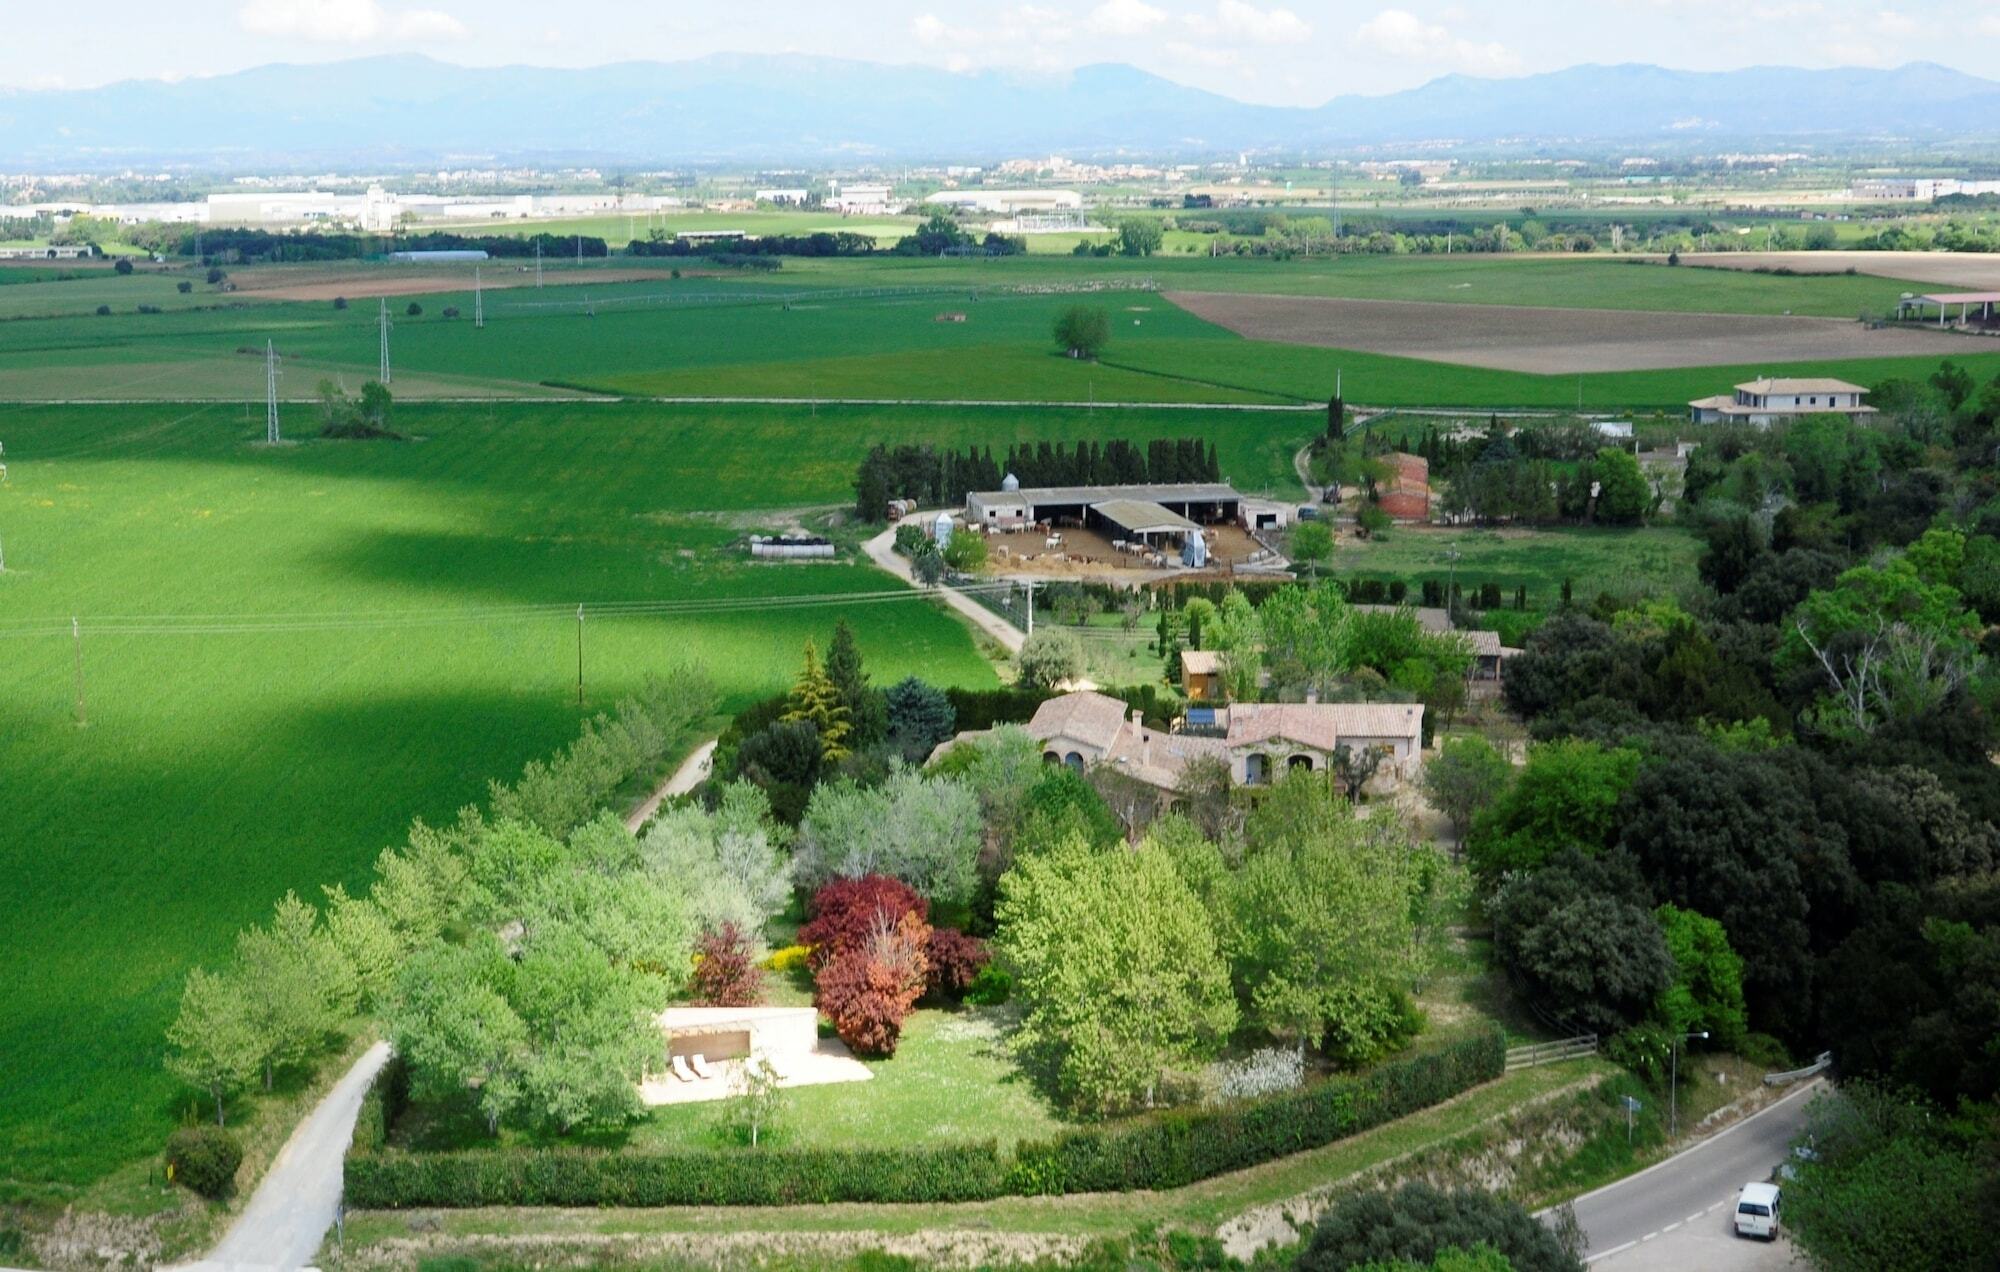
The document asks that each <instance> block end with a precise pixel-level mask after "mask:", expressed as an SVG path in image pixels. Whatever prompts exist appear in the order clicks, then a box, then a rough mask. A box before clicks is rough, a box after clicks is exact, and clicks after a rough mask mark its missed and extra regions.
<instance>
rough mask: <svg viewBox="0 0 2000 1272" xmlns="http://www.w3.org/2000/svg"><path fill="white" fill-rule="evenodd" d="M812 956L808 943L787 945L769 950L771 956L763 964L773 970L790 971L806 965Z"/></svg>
mask: <svg viewBox="0 0 2000 1272" xmlns="http://www.w3.org/2000/svg"><path fill="white" fill-rule="evenodd" d="M811 957H812V946H810V945H787V946H784V947H783V948H781V949H775V950H772V951H771V957H769V958H767V959H765V960H764V966H765V967H767V968H769V969H770V970H771V971H774V972H780V973H783V972H792V971H796V970H798V969H799V968H801V967H804V966H806V963H807V960H809V959H810V958H811Z"/></svg>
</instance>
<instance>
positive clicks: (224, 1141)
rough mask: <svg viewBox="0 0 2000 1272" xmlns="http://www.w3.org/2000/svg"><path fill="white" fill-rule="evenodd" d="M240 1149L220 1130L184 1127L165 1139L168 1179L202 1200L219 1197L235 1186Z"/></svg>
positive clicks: (217, 1128)
mask: <svg viewBox="0 0 2000 1272" xmlns="http://www.w3.org/2000/svg"><path fill="white" fill-rule="evenodd" d="M242 1164H243V1145H242V1144H240V1143H238V1142H237V1139H236V1137H235V1136H234V1135H232V1134H230V1133H229V1132H228V1131H226V1130H224V1129H222V1128H221V1127H219V1126H206V1125H203V1126H183V1127H181V1128H180V1129H179V1130H177V1131H175V1132H174V1133H173V1134H172V1135H169V1136H167V1171H168V1176H167V1177H168V1178H169V1179H172V1180H173V1181H174V1182H175V1183H177V1184H180V1185H182V1186H183V1187H186V1188H191V1189H193V1190H194V1191H195V1192H198V1193H200V1194H201V1195H202V1196H204V1197H211V1198H213V1197H220V1196H222V1195H223V1194H224V1193H226V1192H228V1191H229V1189H230V1187H231V1186H232V1185H233V1184H235V1182H236V1168H237V1167H238V1166H241V1165H242Z"/></svg>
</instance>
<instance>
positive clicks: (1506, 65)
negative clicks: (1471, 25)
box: [1354, 9, 1521, 72]
mask: <svg viewBox="0 0 2000 1272" xmlns="http://www.w3.org/2000/svg"><path fill="white" fill-rule="evenodd" d="M1354 38H1355V39H1356V40H1357V41H1359V42H1360V43H1361V44H1363V45H1366V46H1367V47H1369V48H1372V49H1375V50H1377V51H1379V52H1382V53H1386V54H1388V55H1389V56H1391V57H1400V58H1405V59H1408V60H1409V61H1412V62H1434V63H1440V64H1443V65H1448V66H1455V67H1459V68H1461V69H1463V70H1468V71H1485V72H1505V71H1513V70H1518V69H1519V68H1520V65H1521V59H1520V58H1519V57H1517V56H1516V55H1515V54H1514V53H1513V51H1512V50H1510V49H1508V48H1507V46H1506V45H1504V44H1500V43H1498V42H1487V43H1481V42H1479V41H1476V40H1467V39H1463V38H1461V37H1459V36H1455V35H1453V34H1452V33H1451V31H1450V30H1449V29H1447V28H1446V27H1444V26H1441V25H1439V24H1438V23H1435V22H1426V21H1424V20H1423V19H1422V18H1419V17H1418V16H1417V15H1416V14H1414V13H1411V12H1410V11H1409V10H1407V9H1384V10H1382V11H1381V12H1380V13H1378V14H1376V15H1375V16H1374V17H1372V18H1370V19H1369V20H1368V21H1366V22H1364V23H1362V24H1361V26H1360V28H1359V29H1358V30H1356V31H1355V33H1354Z"/></svg>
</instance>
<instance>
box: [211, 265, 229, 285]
mask: <svg viewBox="0 0 2000 1272" xmlns="http://www.w3.org/2000/svg"><path fill="white" fill-rule="evenodd" d="M227 277H229V275H227V274H225V273H223V272H222V267H221V266H220V265H211V266H209V267H208V285H209V286H210V287H219V286H221V285H222V280H223V279H225V278H227Z"/></svg>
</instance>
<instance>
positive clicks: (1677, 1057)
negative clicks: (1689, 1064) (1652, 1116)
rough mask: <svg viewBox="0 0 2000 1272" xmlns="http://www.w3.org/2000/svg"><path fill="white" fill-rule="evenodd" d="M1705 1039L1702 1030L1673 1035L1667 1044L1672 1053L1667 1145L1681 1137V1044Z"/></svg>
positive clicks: (1669, 1071)
mask: <svg viewBox="0 0 2000 1272" xmlns="http://www.w3.org/2000/svg"><path fill="white" fill-rule="evenodd" d="M1706 1037H1708V1030H1706V1029H1704V1030H1702V1031H1701V1032H1699V1033H1684V1034H1675V1035H1674V1040H1673V1042H1672V1043H1671V1044H1669V1048H1668V1049H1669V1050H1670V1051H1671V1052H1672V1060H1671V1062H1670V1063H1669V1065H1668V1076H1667V1106H1668V1108H1669V1109H1670V1110H1671V1111H1670V1113H1669V1117H1670V1118H1671V1119H1672V1122H1673V1128H1674V1129H1673V1131H1672V1133H1671V1134H1669V1135H1668V1137H1667V1141H1668V1142H1669V1143H1672V1142H1673V1141H1674V1140H1677V1139H1679V1138H1680V1137H1681V1099H1680V1096H1681V1092H1680V1076H1681V1044H1682V1043H1684V1042H1686V1041H1687V1040H1688V1039H1690V1038H1706Z"/></svg>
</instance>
